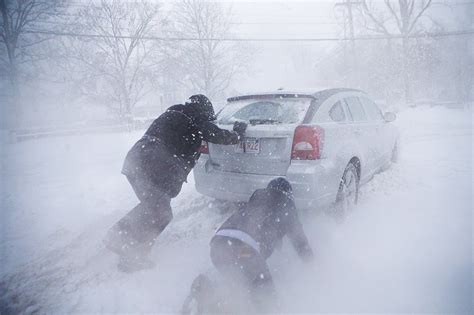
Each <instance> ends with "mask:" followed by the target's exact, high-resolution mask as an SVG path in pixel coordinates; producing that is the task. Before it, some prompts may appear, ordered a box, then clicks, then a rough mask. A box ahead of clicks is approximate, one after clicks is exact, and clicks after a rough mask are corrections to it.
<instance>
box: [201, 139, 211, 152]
mask: <svg viewBox="0 0 474 315" xmlns="http://www.w3.org/2000/svg"><path fill="white" fill-rule="evenodd" d="M199 153H201V154H209V146H208V145H207V142H206V141H203V142H202V143H201V146H200V147H199Z"/></svg>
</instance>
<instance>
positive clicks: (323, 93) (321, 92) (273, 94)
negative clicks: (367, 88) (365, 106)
mask: <svg viewBox="0 0 474 315" xmlns="http://www.w3.org/2000/svg"><path fill="white" fill-rule="evenodd" d="M341 92H361V93H364V92H363V91H361V90H357V89H351V88H330V89H298V90H286V89H285V90H284V89H278V90H276V91H269V92H262V93H248V94H242V95H239V96H234V97H229V98H228V99H227V101H228V102H235V101H240V100H247V99H260V98H290V97H291V98H294V97H298V98H313V99H326V98H328V97H330V96H332V95H334V94H336V93H341Z"/></svg>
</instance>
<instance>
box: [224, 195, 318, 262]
mask: <svg viewBox="0 0 474 315" xmlns="http://www.w3.org/2000/svg"><path fill="white" fill-rule="evenodd" d="M222 229H235V230H240V231H243V232H245V233H247V234H248V235H250V236H251V237H252V238H253V239H254V240H255V241H257V242H258V243H259V244H260V254H261V255H262V256H263V257H264V258H265V259H267V258H268V257H270V256H271V254H272V253H273V251H274V249H275V247H276V246H277V244H280V243H281V241H282V238H283V237H284V236H285V235H287V236H288V238H289V239H290V241H291V243H292V245H293V247H294V248H295V249H296V251H297V252H298V254H299V255H300V256H301V257H302V258H310V257H312V255H313V252H312V250H311V247H310V246H309V244H308V239H307V237H306V235H305V233H304V231H303V226H302V225H301V222H300V220H299V218H298V213H297V211H296V208H295V204H294V201H293V200H292V199H291V198H289V197H288V196H287V195H286V194H285V193H284V192H282V191H279V190H275V189H268V188H267V189H258V190H256V191H255V192H254V193H253V195H252V196H251V197H250V200H249V202H248V204H246V205H245V206H244V207H243V208H242V209H240V210H239V211H238V212H237V213H235V214H233V215H232V216H231V217H230V218H228V219H227V221H225V222H224V223H223V224H222V226H221V227H220V228H219V229H218V230H222Z"/></svg>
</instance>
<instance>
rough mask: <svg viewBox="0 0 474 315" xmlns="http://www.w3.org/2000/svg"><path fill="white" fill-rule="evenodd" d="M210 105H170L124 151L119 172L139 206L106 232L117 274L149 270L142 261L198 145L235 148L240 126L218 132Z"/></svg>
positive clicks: (201, 100)
mask: <svg viewBox="0 0 474 315" xmlns="http://www.w3.org/2000/svg"><path fill="white" fill-rule="evenodd" d="M213 120H215V114H214V109H213V106H212V103H211V102H210V101H209V99H208V98H207V97H206V96H204V95H193V96H191V97H190V98H189V101H187V102H186V103H185V104H184V105H181V104H179V105H173V106H171V107H170V108H168V109H167V110H166V112H164V113H163V114H162V115H160V116H159V117H158V118H157V119H156V120H155V121H154V122H153V123H152V124H151V126H150V127H149V128H148V130H147V131H146V132H145V134H144V135H143V137H142V138H141V139H140V140H138V142H137V143H135V145H134V146H133V147H132V148H131V149H130V151H129V152H128V154H127V156H126V158H125V162H124V165H123V168H122V173H123V174H124V175H125V176H126V177H127V179H128V181H129V182H130V184H131V186H132V188H133V190H134V191H135V194H136V195H137V197H138V199H139V200H140V203H139V204H138V205H137V206H136V207H135V208H133V209H132V210H131V211H130V212H129V213H128V214H127V215H125V217H123V218H122V219H121V220H120V221H119V222H117V223H116V224H115V225H114V226H113V227H112V228H111V229H110V231H109V232H108V234H107V236H106V239H105V244H106V246H107V248H109V249H110V250H112V251H113V252H115V253H117V254H118V255H119V257H120V259H119V269H121V270H122V271H129V272H131V271H135V270H139V269H144V268H149V267H152V265H153V264H152V263H151V262H150V261H148V260H147V259H146V257H147V254H148V253H149V251H150V250H151V247H152V246H153V244H154V242H155V240H156V238H157V237H158V235H159V234H160V233H161V232H162V231H163V230H164V229H165V227H166V226H167V225H168V224H169V222H170V221H171V219H172V218H173V214H172V209H171V206H170V201H171V199H172V198H174V197H176V196H177V195H178V194H179V192H180V191H181V187H182V185H183V183H184V182H185V181H186V178H187V176H188V174H189V172H190V171H191V170H192V168H193V167H194V165H195V164H196V161H197V160H198V158H199V155H200V153H199V148H200V146H201V143H202V141H207V142H211V143H217V144H225V145H230V144H236V143H238V142H239V139H240V138H241V137H243V135H244V133H245V129H246V124H245V123H236V124H234V130H233V131H228V130H225V129H220V128H219V127H217V126H216V125H215V124H214V123H212V121H213Z"/></svg>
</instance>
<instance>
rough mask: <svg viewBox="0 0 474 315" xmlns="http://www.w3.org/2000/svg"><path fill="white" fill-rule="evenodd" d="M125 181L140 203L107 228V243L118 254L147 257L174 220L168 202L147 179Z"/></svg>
mask: <svg viewBox="0 0 474 315" xmlns="http://www.w3.org/2000/svg"><path fill="white" fill-rule="evenodd" d="M127 179H128V181H129V182H130V185H131V186H132V188H133V190H134V191H135V194H136V195H137V197H138V199H139V200H140V203H139V204H138V205H137V206H136V207H135V208H133V209H132V210H131V211H130V212H128V213H127V214H126V215H125V216H124V217H123V218H122V219H120V221H118V222H117V223H116V224H115V225H114V226H113V227H112V228H111V229H110V231H109V234H108V236H107V240H106V242H107V245H108V247H109V248H110V249H112V250H113V251H114V252H117V253H118V254H125V255H126V254H129V253H131V254H133V255H135V254H138V253H139V254H147V253H148V252H149V251H150V250H151V248H152V246H153V244H154V243H155V240H156V238H157V237H158V236H159V235H160V233H161V232H162V231H163V230H164V229H165V228H166V226H167V225H168V224H169V223H170V222H171V219H172V218H173V213H172V210H171V205H170V202H171V199H170V197H169V196H168V195H167V194H165V193H163V192H162V191H160V190H159V189H158V188H157V187H156V185H154V184H153V183H152V182H151V181H149V180H146V179H138V178H134V177H129V176H127Z"/></svg>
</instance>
